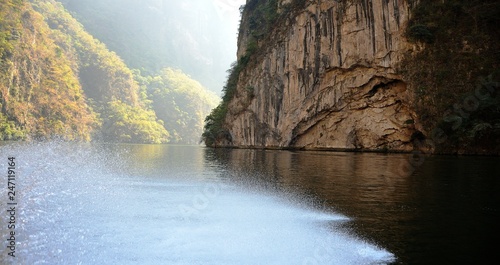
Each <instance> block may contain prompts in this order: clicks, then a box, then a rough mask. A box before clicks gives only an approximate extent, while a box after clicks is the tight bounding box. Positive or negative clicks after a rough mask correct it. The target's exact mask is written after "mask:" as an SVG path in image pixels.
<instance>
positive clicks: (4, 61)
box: [0, 0, 97, 140]
mask: <svg viewBox="0 0 500 265" xmlns="http://www.w3.org/2000/svg"><path fill="white" fill-rule="evenodd" d="M50 35H51V29H50V28H49V27H48V25H47V24H46V23H45V21H44V20H43V17H42V16H41V15H40V14H39V13H37V12H35V11H34V10H33V9H32V8H31V6H30V5H29V4H28V3H26V2H24V1H20V0H17V1H16V0H2V1H1V2H0V57H1V67H0V106H1V112H0V140H2V139H24V138H30V137H34V138H46V137H52V136H62V137H64V138H66V139H82V140H89V139H90V137H91V132H92V130H93V128H94V127H95V126H96V125H97V118H96V116H95V113H94V112H93V111H92V110H91V109H90V107H89V105H88V104H87V103H86V99H85V96H84V93H83V91H82V89H81V85H80V83H79V81H78V75H77V72H75V69H74V67H73V66H74V63H73V62H72V61H71V58H68V57H67V56H65V54H64V52H63V50H62V49H61V48H60V47H59V46H58V45H57V44H56V42H55V41H54V39H52V38H51V37H50Z"/></svg>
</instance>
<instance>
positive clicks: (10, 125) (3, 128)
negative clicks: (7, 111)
mask: <svg viewBox="0 0 500 265" xmlns="http://www.w3.org/2000/svg"><path fill="white" fill-rule="evenodd" d="M25 138H26V133H25V132H24V131H23V130H21V129H19V128H18V127H17V126H16V124H15V122H13V121H9V120H7V117H5V116H4V115H3V114H2V113H0V141H6V140H23V139H25Z"/></svg>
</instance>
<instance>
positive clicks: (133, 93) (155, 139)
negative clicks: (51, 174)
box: [0, 0, 218, 143]
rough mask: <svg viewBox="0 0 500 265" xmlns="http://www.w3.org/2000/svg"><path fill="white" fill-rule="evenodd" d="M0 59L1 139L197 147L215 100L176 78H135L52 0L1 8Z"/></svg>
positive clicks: (15, 1) (9, 0) (175, 74)
mask: <svg viewBox="0 0 500 265" xmlns="http://www.w3.org/2000/svg"><path fill="white" fill-rule="evenodd" d="M0 58H1V65H0V110H1V111H0V140H8V139H30V138H40V139H46V138H54V137H56V138H63V139H67V140H91V139H93V140H100V141H111V142H133V143H165V142H169V141H170V142H180V143H197V142H198V141H199V135H200V134H201V127H202V123H203V120H204V117H205V115H206V114H207V113H208V112H209V110H210V109H211V108H212V107H213V106H215V105H216V102H217V101H218V98H217V97H216V96H215V95H214V94H213V93H210V92H208V91H207V90H206V89H205V88H204V87H202V86H201V85H200V84H199V83H197V82H196V81H194V80H191V79H190V78H189V77H188V76H186V75H185V74H183V73H182V72H180V71H174V70H171V69H165V70H163V72H162V74H159V75H147V76H142V75H141V72H140V71H139V70H134V71H132V70H131V69H130V68H128V66H127V65H126V64H125V63H124V61H123V60H122V59H121V58H120V57H118V56H117V54H116V53H114V52H111V51H109V50H108V49H107V48H106V46H105V45H104V44H103V43H101V42H100V41H99V40H97V39H95V38H94V37H93V36H92V35H90V34H89V33H88V32H86V31H85V29H84V28H83V27H82V25H81V24H80V23H78V22H77V21H76V19H74V18H73V17H72V16H71V15H70V14H69V13H68V12H67V11H66V10H65V9H64V7H63V6H62V5H61V4H60V3H58V2H56V1H54V0H38V1H32V2H31V3H29V2H26V1H22V0H2V1H0ZM164 73H169V74H164ZM178 80H183V81H182V84H180V83H179V82H178ZM156 81H161V82H156ZM186 86H188V87H186ZM160 92H161V93H162V96H161V97H160V96H158V95H157V94H158V93H160ZM153 96H154V97H156V98H152V97H153ZM159 101H161V102H163V103H165V104H169V105H165V104H163V105H162V104H158V102H159ZM194 106H196V107H194ZM168 107H170V109H168V110H169V115H168V116H167V115H165V111H164V110H165V109H167V108H168ZM156 111H158V112H159V113H160V114H162V119H163V120H161V119H159V118H158V117H157V113H156ZM179 124H182V125H183V126H179Z"/></svg>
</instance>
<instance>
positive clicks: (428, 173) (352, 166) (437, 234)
mask: <svg viewBox="0 0 500 265" xmlns="http://www.w3.org/2000/svg"><path fill="white" fill-rule="evenodd" d="M205 153H206V157H207V159H211V160H214V161H217V162H218V163H219V164H220V165H222V166H223V167H225V168H227V169H228V174H226V175H225V178H227V179H228V180H230V181H232V182H234V183H238V184H239V185H241V186H245V187H249V186H252V187H254V188H257V189H260V190H263V191H266V192H270V193H275V194H280V195H281V196H290V194H293V195H291V196H293V197H295V198H296V200H297V201H301V202H303V203H306V204H308V205H309V206H312V207H315V208H318V209H321V210H326V211H335V212H340V213H342V214H345V215H347V216H349V217H351V218H352V220H351V221H349V222H346V223H344V224H343V225H342V227H343V228H344V229H347V230H348V231H350V232H354V233H355V234H357V235H361V236H362V237H363V238H365V239H366V240H368V241H372V242H377V244H379V245H381V246H383V247H384V248H386V249H387V250H388V251H390V252H392V253H394V254H395V256H396V257H397V260H398V261H397V262H398V264H472V263H477V262H481V261H484V262H487V260H488V257H491V256H492V253H495V250H494V249H493V246H492V245H491V244H488V243H486V242H494V241H495V240H496V239H495V238H494V237H495V236H494V235H495V233H492V231H493V230H495V229H496V228H495V227H496V226H497V225H496V224H497V223H498V222H499V221H500V214H499V213H500V210H499V205H498V201H500V196H499V191H500V183H499V179H498V174H499V172H500V163H498V158H496V157H455V156H432V157H427V158H425V161H424V162H423V164H422V165H421V166H419V167H416V168H415V171H412V172H410V173H409V174H406V175H404V174H403V175H401V174H399V173H398V172H401V170H400V169H401V166H402V165H404V164H405V163H408V161H409V156H410V155H408V154H377V153H336V152H321V151H317V152H316V151H298V152H296V151H284V150H242V149H232V150H231V149H229V150H228V149H226V150H211V149H207V150H205Z"/></svg>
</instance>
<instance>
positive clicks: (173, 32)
mask: <svg viewBox="0 0 500 265" xmlns="http://www.w3.org/2000/svg"><path fill="white" fill-rule="evenodd" d="M60 2H62V3H63V5H64V6H65V7H66V8H67V9H68V10H70V11H71V12H72V14H73V15H74V16H75V17H76V18H77V19H78V20H79V21H80V22H81V23H82V24H83V25H84V26H85V28H86V29H87V30H88V31H89V32H90V33H91V34H93V35H94V36H96V37H97V38H98V39H99V40H101V41H102V42H104V43H106V45H107V46H108V47H109V48H110V49H111V50H113V51H115V52H117V54H119V55H120V57H122V58H123V59H124V60H125V62H126V63H127V64H128V65H129V66H130V67H132V68H136V69H141V71H143V72H146V73H155V72H157V71H158V70H160V69H162V68H165V67H173V68H179V69H182V70H183V71H184V72H185V73H187V74H189V75H190V76H192V77H193V78H194V79H196V80H198V81H200V82H201V83H202V84H203V85H204V86H205V87H207V88H209V89H210V90H212V91H214V92H216V93H219V92H220V90H221V88H222V85H223V83H224V80H225V77H226V70H227V69H228V68H229V66H230V64H231V62H232V61H234V60H235V59H236V57H235V56H236V38H237V36H236V27H237V25H234V24H235V23H234V22H233V20H232V19H231V18H232V17H231V16H230V14H229V13H227V12H225V11H227V10H226V9H228V6H227V5H228V4H226V3H218V2H222V1H207V0H190V1H174V0H100V1H94V0H60ZM226 2H227V1H226ZM230 2H231V4H233V5H234V3H233V2H237V1H230Z"/></svg>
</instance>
